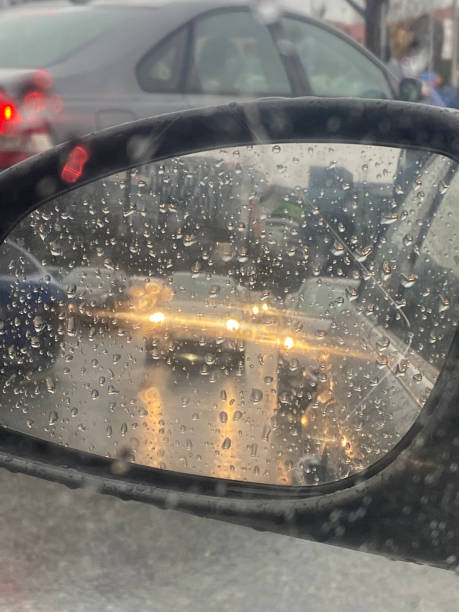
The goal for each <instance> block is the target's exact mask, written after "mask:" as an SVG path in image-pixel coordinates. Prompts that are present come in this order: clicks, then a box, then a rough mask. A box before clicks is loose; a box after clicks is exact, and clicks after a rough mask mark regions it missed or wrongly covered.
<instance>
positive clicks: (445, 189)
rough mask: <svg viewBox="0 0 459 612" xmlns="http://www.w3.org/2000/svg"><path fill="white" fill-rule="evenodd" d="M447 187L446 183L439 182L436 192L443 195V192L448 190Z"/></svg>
mask: <svg viewBox="0 0 459 612" xmlns="http://www.w3.org/2000/svg"><path fill="white" fill-rule="evenodd" d="M448 189H449V185H448V184H447V183H443V182H441V183H440V185H439V187H438V193H439V194H440V195H445V193H446V192H447V191H448Z"/></svg>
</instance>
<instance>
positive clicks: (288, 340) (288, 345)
mask: <svg viewBox="0 0 459 612" xmlns="http://www.w3.org/2000/svg"><path fill="white" fill-rule="evenodd" d="M284 346H285V348H286V349H287V350H288V351H289V350H290V349H292V348H293V347H294V346H295V341H294V340H293V338H292V337H291V336H287V338H285V340H284Z"/></svg>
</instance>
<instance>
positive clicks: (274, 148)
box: [272, 144, 281, 153]
mask: <svg viewBox="0 0 459 612" xmlns="http://www.w3.org/2000/svg"><path fill="white" fill-rule="evenodd" d="M272 152H273V153H280V152H281V148H280V145H278V144H275V145H273V148H272Z"/></svg>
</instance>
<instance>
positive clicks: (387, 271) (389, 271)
mask: <svg viewBox="0 0 459 612" xmlns="http://www.w3.org/2000/svg"><path fill="white" fill-rule="evenodd" d="M391 274H392V267H391V265H390V263H389V262H388V261H384V262H383V279H384V280H387V279H388V278H389V276H390V275H391Z"/></svg>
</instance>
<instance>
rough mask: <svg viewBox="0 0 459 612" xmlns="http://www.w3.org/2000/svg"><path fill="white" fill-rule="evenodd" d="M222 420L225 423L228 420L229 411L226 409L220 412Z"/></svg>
mask: <svg viewBox="0 0 459 612" xmlns="http://www.w3.org/2000/svg"><path fill="white" fill-rule="evenodd" d="M219 416H220V422H221V423H223V424H225V423H227V422H228V413H227V412H225V411H222V412H220V415H219Z"/></svg>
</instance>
